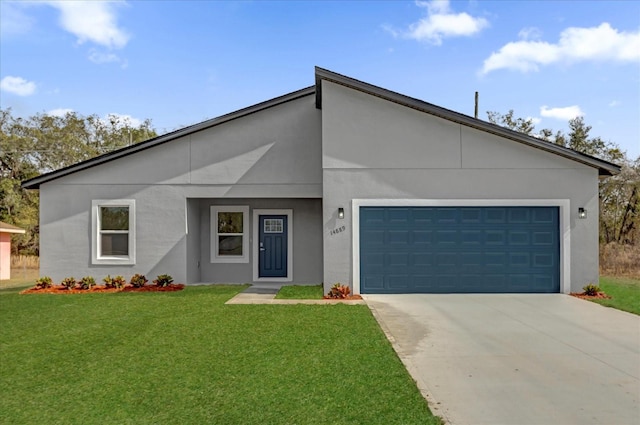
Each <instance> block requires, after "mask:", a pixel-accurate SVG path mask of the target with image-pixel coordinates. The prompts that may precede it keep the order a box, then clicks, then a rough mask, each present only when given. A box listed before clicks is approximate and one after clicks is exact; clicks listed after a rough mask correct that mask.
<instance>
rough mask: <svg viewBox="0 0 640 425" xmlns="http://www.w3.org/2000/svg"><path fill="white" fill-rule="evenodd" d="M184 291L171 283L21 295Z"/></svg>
mask: <svg viewBox="0 0 640 425" xmlns="http://www.w3.org/2000/svg"><path fill="white" fill-rule="evenodd" d="M183 289H184V284H182V283H171V284H169V285H168V286H156V285H147V286H141V287H138V288H136V287H134V286H125V287H124V288H107V287H106V286H104V285H97V286H94V287H92V288H91V289H80V288H73V289H67V287H66V286H62V285H54V286H51V287H49V288H35V287H33V288H29V289H25V290H24V291H21V292H20V293H21V294H95V293H99V294H110V293H114V292H175V291H181V290H183Z"/></svg>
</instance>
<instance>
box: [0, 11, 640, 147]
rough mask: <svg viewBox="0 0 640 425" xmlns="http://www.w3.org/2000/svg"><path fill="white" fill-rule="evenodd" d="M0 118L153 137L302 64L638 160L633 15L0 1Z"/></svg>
mask: <svg viewBox="0 0 640 425" xmlns="http://www.w3.org/2000/svg"><path fill="white" fill-rule="evenodd" d="M0 19H1V22H0V30H1V33H0V35H1V39H0V107H2V108H8V107H11V108H12V109H13V113H14V115H17V116H29V115H32V114H35V113H41V112H47V113H52V114H60V113H64V111H67V110H73V111H76V112H78V113H81V114H84V115H89V114H98V115H100V116H105V117H106V116H107V115H108V114H118V115H122V116H125V117H129V118H130V120H131V121H132V122H133V123H134V124H135V123H136V122H137V120H143V119H146V118H149V119H151V120H152V122H153V126H154V127H155V128H156V129H157V130H158V131H159V132H160V133H164V132H167V131H171V130H174V129H176V128H180V127H183V126H186V125H190V124H194V123H197V122H200V121H203V120H205V119H208V118H213V117H216V116H219V115H222V114H225V113H228V112H232V111H234V110H237V109H240V108H243V107H246V106H250V105H252V104H255V103H258V102H261V101H264V100H268V99H271V98H273V97H276V96H279V95H282V94H286V93H289V92H292V91H294V90H297V89H300V88H303V87H307V86H310V85H313V83H314V74H313V72H314V68H313V67H314V66H315V65H317V66H321V67H323V68H327V69H330V70H332V71H335V72H338V73H341V74H344V75H347V76H349V77H353V78H356V79H359V80H362V81H366V82H368V83H371V84H375V85H378V86H382V87H384V88H387V89H390V90H394V91H397V92H400V93H402V94H406V95H409V96H412V97H416V98H419V99H422V100H425V101H427V102H430V103H434V104H436V105H439V106H442V107H445V108H448V109H452V110H454V111H458V112H461V113H464V114H467V115H473V107H474V104H473V103H474V93H475V91H478V92H479V93H480V108H479V110H480V114H479V116H480V118H482V119H486V117H487V115H486V111H498V112H502V113H505V112H507V111H508V110H509V109H513V110H515V114H516V116H520V117H530V118H532V119H533V120H534V121H535V122H536V128H537V129H542V128H551V129H554V130H566V129H567V126H566V123H567V121H568V119H570V118H572V117H574V116H576V115H583V116H584V118H585V121H586V122H587V124H589V125H591V126H592V127H593V129H592V132H591V135H592V136H600V137H602V138H603V139H605V140H610V141H613V142H615V143H617V144H619V145H620V146H621V147H622V148H623V149H625V150H626V151H627V153H628V155H629V157H631V158H635V157H638V156H639V155H640V2H638V1H505V0H496V1H484V0H479V1H315V2H311V1H280V2H272V1H247V2H232V1H217V2H214V1H128V2H124V1H114V2H99V1H88V2H83V1H71V2H59V1H39V2H13V1H6V0H2V1H1V2H0Z"/></svg>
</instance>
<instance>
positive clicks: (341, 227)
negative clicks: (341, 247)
mask: <svg viewBox="0 0 640 425" xmlns="http://www.w3.org/2000/svg"><path fill="white" fill-rule="evenodd" d="M345 230H347V227H346V226H340V227H338V228H335V229H333V230H332V231H331V234H332V235H337V234H338V233H342V232H344V231H345Z"/></svg>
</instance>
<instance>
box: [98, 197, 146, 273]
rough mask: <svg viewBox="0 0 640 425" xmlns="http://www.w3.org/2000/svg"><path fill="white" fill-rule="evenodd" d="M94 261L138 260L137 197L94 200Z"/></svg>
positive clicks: (107, 262)
mask: <svg viewBox="0 0 640 425" xmlns="http://www.w3.org/2000/svg"><path fill="white" fill-rule="evenodd" d="M91 228H92V241H91V260H92V264H135V261H136V246H135V245H136V244H135V228H136V227H135V200H133V199H109V200H94V201H92V202H91Z"/></svg>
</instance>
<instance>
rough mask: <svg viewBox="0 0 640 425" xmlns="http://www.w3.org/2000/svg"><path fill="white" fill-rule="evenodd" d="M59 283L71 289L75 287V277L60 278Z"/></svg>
mask: <svg viewBox="0 0 640 425" xmlns="http://www.w3.org/2000/svg"><path fill="white" fill-rule="evenodd" d="M60 283H61V284H62V286H64V287H65V288H67V289H68V290H72V289H73V288H75V287H76V279H75V278H73V277H65V278H64V279H62V282H60Z"/></svg>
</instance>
